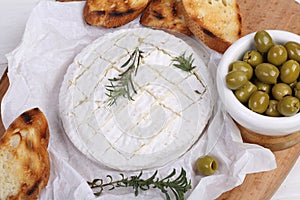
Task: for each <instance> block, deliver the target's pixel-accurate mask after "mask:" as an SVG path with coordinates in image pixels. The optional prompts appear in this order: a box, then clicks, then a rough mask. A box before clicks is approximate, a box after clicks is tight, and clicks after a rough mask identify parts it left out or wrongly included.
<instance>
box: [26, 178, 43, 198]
mask: <svg viewBox="0 0 300 200" xmlns="http://www.w3.org/2000/svg"><path fill="white" fill-rule="evenodd" d="M41 182H42V181H41V179H39V180H37V181H36V182H35V184H34V185H33V187H32V188H30V189H29V190H28V191H27V193H26V194H27V195H28V196H30V195H32V194H34V193H35V191H37V190H38V189H39V185H40V183H41Z"/></svg>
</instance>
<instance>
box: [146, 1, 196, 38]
mask: <svg viewBox="0 0 300 200" xmlns="http://www.w3.org/2000/svg"><path fill="white" fill-rule="evenodd" d="M183 12H184V10H183V5H182V2H181V0H152V1H151V2H150V4H149V6H148V7H147V8H146V10H145V11H144V12H143V14H142V16H141V19H140V23H141V24H142V25H144V26H148V27H151V28H158V29H167V30H172V31H175V32H179V33H183V34H185V35H192V32H191V31H190V30H189V28H188V27H187V25H186V23H185V20H184V16H183Z"/></svg>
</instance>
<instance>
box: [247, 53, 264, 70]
mask: <svg viewBox="0 0 300 200" xmlns="http://www.w3.org/2000/svg"><path fill="white" fill-rule="evenodd" d="M243 61H245V62H247V63H249V64H250V65H251V66H252V67H255V66H257V65H258V64H260V63H262V62H263V57H262V55H261V54H260V53H259V52H258V51H255V50H250V51H247V52H246V53H245V54H244V57H243Z"/></svg>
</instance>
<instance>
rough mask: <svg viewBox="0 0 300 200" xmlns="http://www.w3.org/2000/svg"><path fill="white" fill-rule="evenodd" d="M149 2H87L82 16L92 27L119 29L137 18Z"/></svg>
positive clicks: (102, 0)
mask: <svg viewBox="0 0 300 200" xmlns="http://www.w3.org/2000/svg"><path fill="white" fill-rule="evenodd" d="M149 2H150V0H87V1H86V3H85V6H84V10H83V16H84V19H85V21H86V22H87V23H88V24H90V25H93V26H103V27H106V28H113V27H119V26H122V25H124V24H127V23H128V22H130V21H132V20H134V19H135V18H137V17H138V15H139V14H140V13H141V12H142V11H143V10H144V9H145V8H146V7H147V5H148V3H149Z"/></svg>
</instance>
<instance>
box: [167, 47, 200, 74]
mask: <svg viewBox="0 0 300 200" xmlns="http://www.w3.org/2000/svg"><path fill="white" fill-rule="evenodd" d="M172 61H175V62H177V63H174V64H173V66H175V67H177V68H179V69H181V70H183V71H186V72H190V71H191V70H192V69H194V68H195V67H196V66H193V62H194V59H193V54H191V55H190V56H188V57H186V56H185V52H184V53H183V54H181V55H180V56H178V57H175V58H173V59H172Z"/></svg>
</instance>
